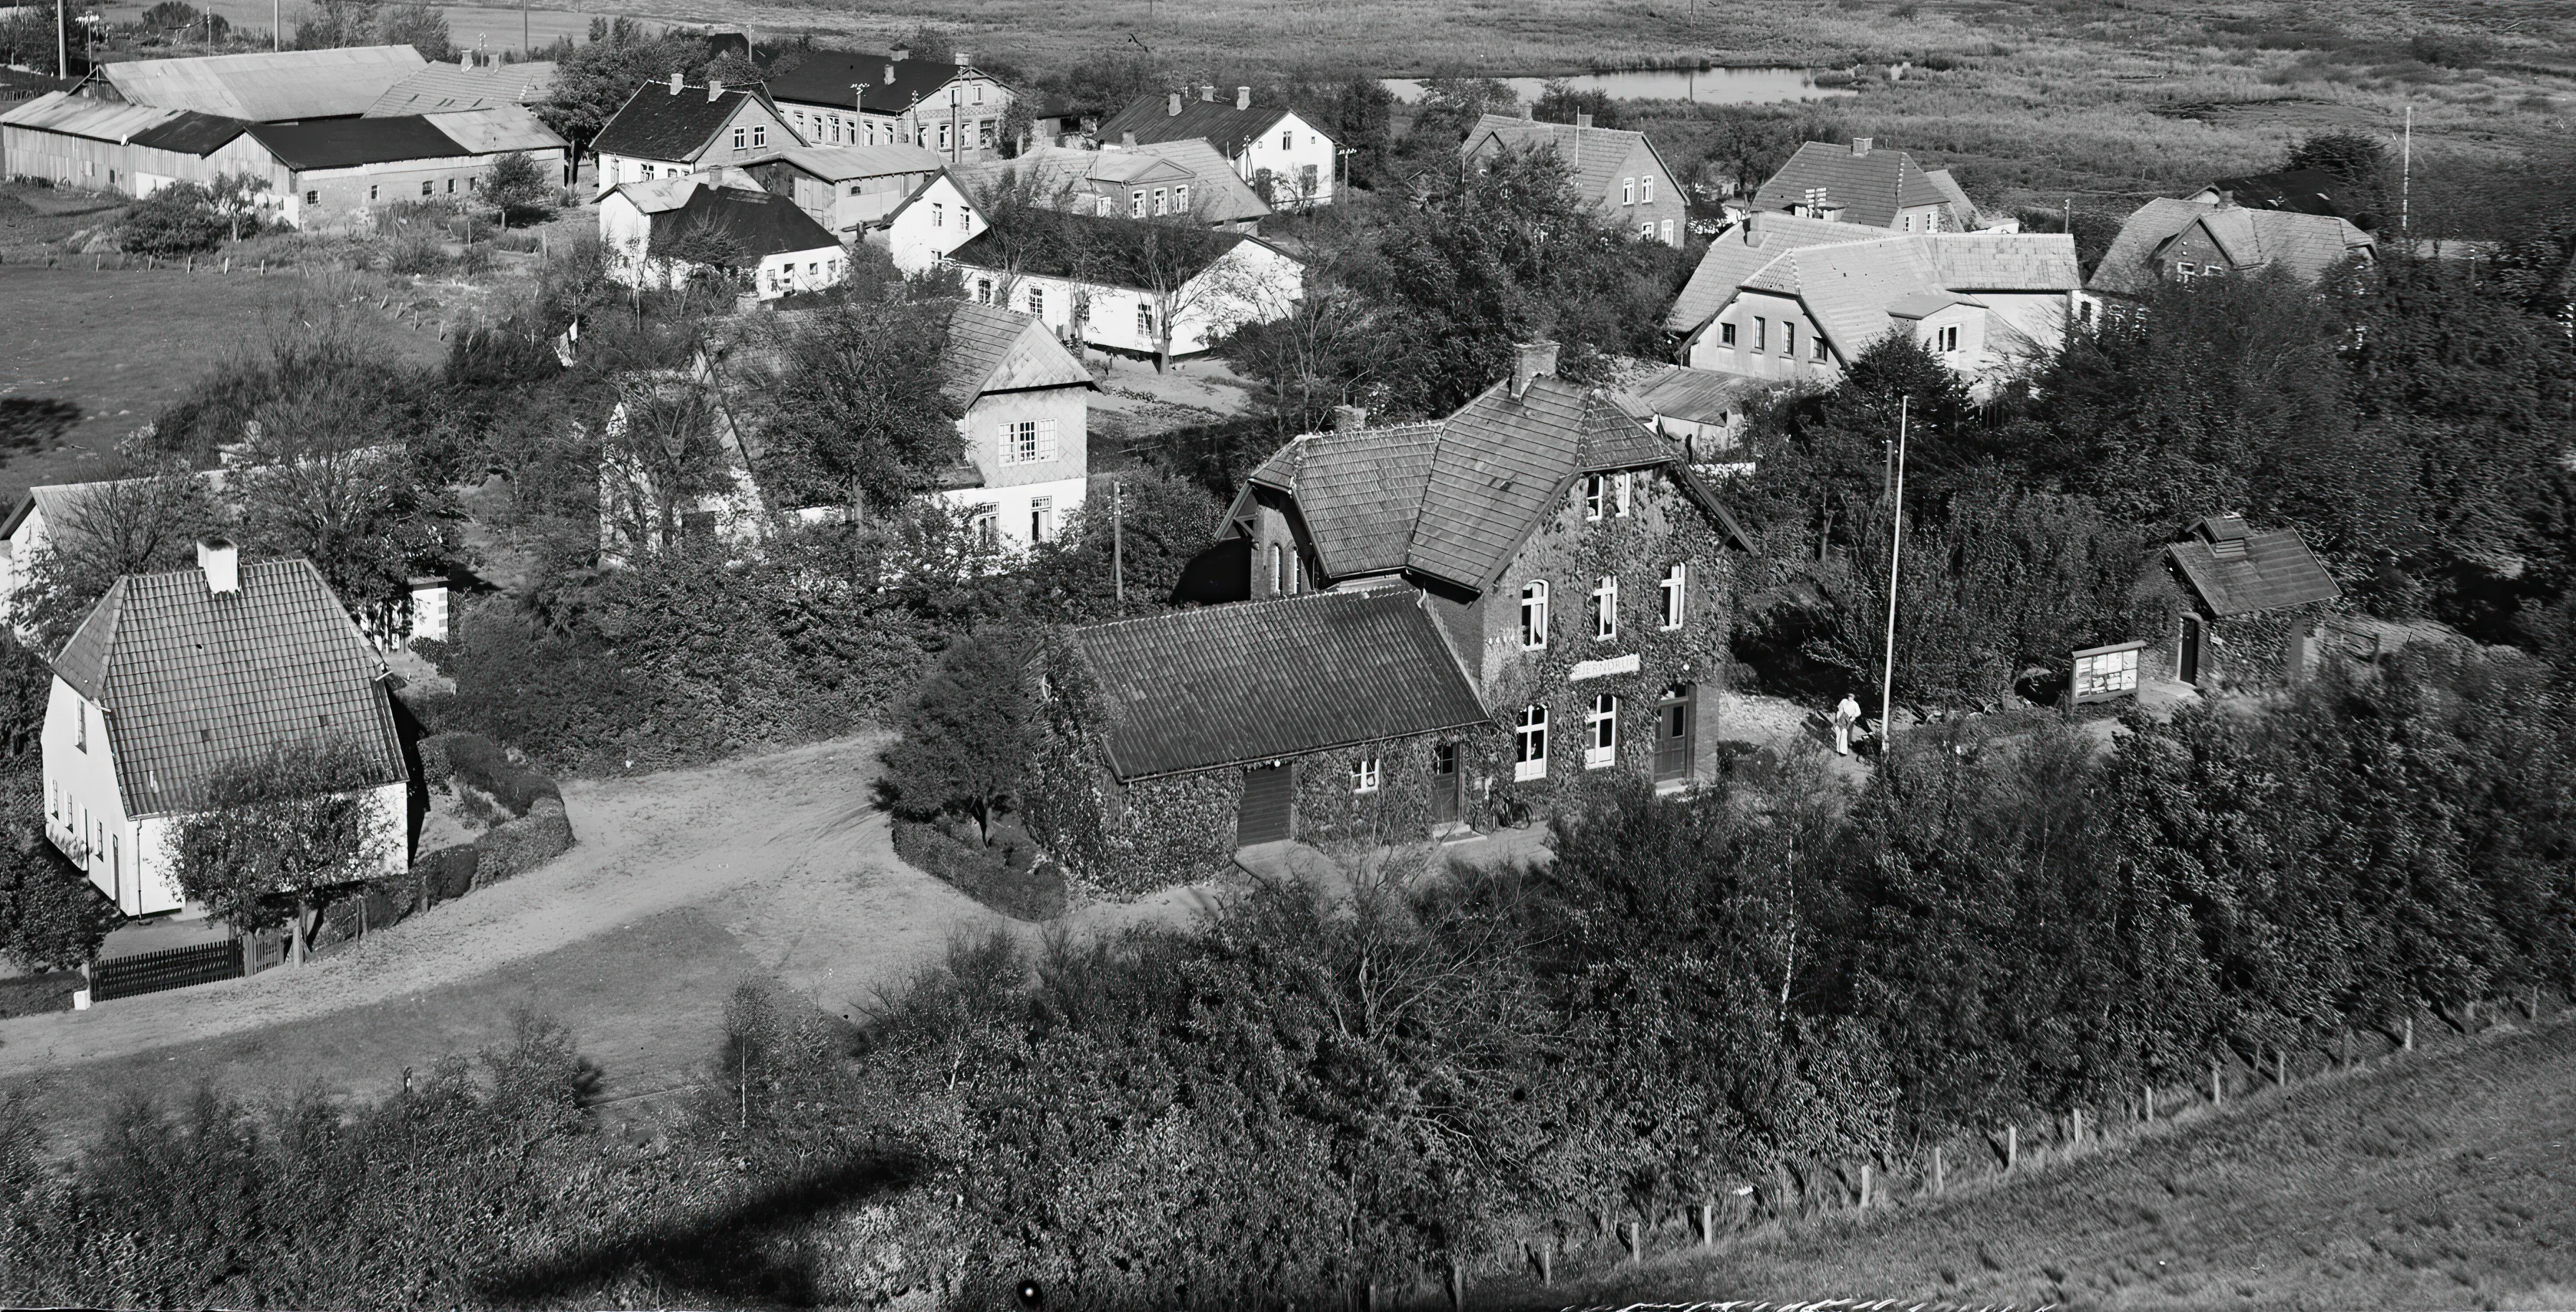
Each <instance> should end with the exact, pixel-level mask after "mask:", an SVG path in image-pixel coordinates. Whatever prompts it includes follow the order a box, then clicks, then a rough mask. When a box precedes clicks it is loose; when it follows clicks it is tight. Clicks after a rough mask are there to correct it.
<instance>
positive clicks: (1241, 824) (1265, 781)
mask: <svg viewBox="0 0 2576 1312" xmlns="http://www.w3.org/2000/svg"><path fill="white" fill-rule="evenodd" d="M1296 796H1297V789H1296V772H1295V770H1294V769H1293V768H1292V767H1290V766H1288V765H1285V764H1281V765H1256V766H1253V767H1251V768H1250V769H1247V770H1245V771H1244V772H1243V806H1242V808H1241V809H1240V810H1239V811H1237V812H1236V814H1235V818H1234V843H1235V846H1237V847H1250V846H1252V845H1253V844H1255V843H1278V842H1285V841H1287V839H1288V838H1289V837H1291V832H1290V831H1291V829H1292V828H1293V825H1292V823H1291V813H1292V812H1293V811H1294V809H1295V806H1294V803H1295V800H1296Z"/></svg>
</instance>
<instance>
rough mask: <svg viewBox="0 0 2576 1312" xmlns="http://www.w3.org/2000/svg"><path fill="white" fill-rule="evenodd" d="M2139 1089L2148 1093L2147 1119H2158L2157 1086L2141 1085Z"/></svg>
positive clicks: (2146, 1104)
mask: <svg viewBox="0 0 2576 1312" xmlns="http://www.w3.org/2000/svg"><path fill="white" fill-rule="evenodd" d="M2139 1091H2140V1092H2142V1093H2144V1094H2145V1095H2146V1099H2145V1106H2146V1109H2147V1115H2146V1119H2147V1120H2148V1121H2150V1122H2152V1121H2154V1120H2155V1119H2156V1086H2155V1085H2153V1084H2146V1085H2141V1086H2139Z"/></svg>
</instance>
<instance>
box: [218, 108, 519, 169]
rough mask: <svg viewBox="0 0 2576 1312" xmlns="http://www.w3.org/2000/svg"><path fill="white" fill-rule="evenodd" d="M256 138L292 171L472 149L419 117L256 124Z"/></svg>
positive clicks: (455, 153) (443, 155)
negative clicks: (466, 147)
mask: <svg viewBox="0 0 2576 1312" xmlns="http://www.w3.org/2000/svg"><path fill="white" fill-rule="evenodd" d="M247 130H248V131H249V133H250V135H251V137H252V139H254V140H256V141H258V142H259V144H261V145H263V146H266V147H268V153H269V154H271V155H275V156H276V157H277V159H278V162H279V163H281V164H284V165H285V166H286V167H288V168H291V169H344V168H350V167H353V166H355V165H359V164H390V163H394V162H395V161H398V160H411V159H446V158H450V157H453V156H460V155H467V154H471V153H472V152H470V151H468V150H466V149H465V148H464V147H463V146H460V145H457V144H456V142H455V140H454V139H453V138H450V137H449V136H448V135H447V134H446V133H444V132H441V131H439V130H438V129H437V128H434V127H431V126H430V124H429V120H427V119H425V118H422V117H420V116H418V115H409V116H406V117H402V118H334V119H322V120H320V121H318V122H312V123H254V124H251V125H250V127H249V128H248V129H247Z"/></svg>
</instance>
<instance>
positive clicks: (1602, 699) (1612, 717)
mask: <svg viewBox="0 0 2576 1312" xmlns="http://www.w3.org/2000/svg"><path fill="white" fill-rule="evenodd" d="M1618 759H1619V699H1618V698H1617V697H1615V696H1613V695H1611V694H1609V693H1606V692H1605V693H1603V694H1601V695H1600V696H1598V697H1595V698H1593V699H1592V709H1591V710H1589V711H1587V712H1585V713H1584V716H1583V768H1584V769H1586V770H1599V769H1602V768H1604V767H1606V766H1608V765H1609V764H1611V763H1612V762H1613V761H1616V760H1618Z"/></svg>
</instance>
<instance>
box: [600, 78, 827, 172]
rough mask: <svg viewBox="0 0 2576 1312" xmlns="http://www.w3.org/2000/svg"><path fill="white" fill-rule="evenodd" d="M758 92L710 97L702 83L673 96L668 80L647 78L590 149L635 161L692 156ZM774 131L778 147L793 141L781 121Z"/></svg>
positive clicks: (702, 148)
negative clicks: (648, 79)
mask: <svg viewBox="0 0 2576 1312" xmlns="http://www.w3.org/2000/svg"><path fill="white" fill-rule="evenodd" d="M759 94H760V93H759V92H757V91H745V90H738V89H728V90H725V91H721V92H718V93H717V94H716V96H715V98H714V99H709V98H708V97H707V89H706V88H705V87H703V86H682V87H681V88H680V90H679V92H678V93H677V94H674V93H673V92H672V90H671V84H670V83H668V82H649V83H646V84H645V85H643V86H641V87H638V88H636V91H635V94H634V95H631V96H628V97H627V98H626V103H625V104H623V105H621V106H619V107H618V109H617V116H616V117H614V118H611V119H610V120H608V126H606V127H604V128H601V129H600V130H599V135H598V136H597V137H596V138H593V139H592V141H591V143H590V148H591V150H592V152H593V153H596V154H602V155H625V156H629V157H631V158H635V159H669V160H690V159H695V158H697V156H698V152H699V151H701V150H704V149H706V146H707V143H708V142H710V141H713V140H715V137H716V133H718V132H721V131H723V130H724V126H725V124H727V123H730V122H732V121H733V115H734V111H735V110H737V109H739V108H741V106H742V103H743V102H744V101H746V100H751V99H754V98H756V97H757V96H758V95H759ZM778 130H779V134H780V136H781V137H782V138H783V139H782V140H781V141H780V142H779V145H780V146H782V147H785V146H793V145H795V144H797V142H796V135H795V134H794V133H793V132H791V131H789V130H788V128H787V127H786V125H785V124H784V123H781V124H780V125H779V129H778Z"/></svg>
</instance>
